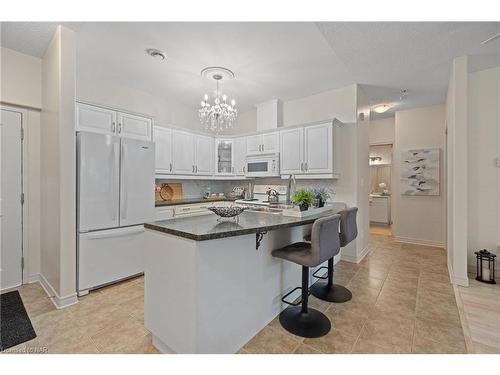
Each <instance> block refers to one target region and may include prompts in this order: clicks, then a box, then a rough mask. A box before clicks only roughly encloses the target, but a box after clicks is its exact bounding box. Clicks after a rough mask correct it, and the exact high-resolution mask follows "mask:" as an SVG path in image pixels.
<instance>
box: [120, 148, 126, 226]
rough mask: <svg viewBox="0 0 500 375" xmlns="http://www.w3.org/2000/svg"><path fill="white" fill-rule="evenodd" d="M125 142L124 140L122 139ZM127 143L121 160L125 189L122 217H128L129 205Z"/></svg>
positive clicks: (122, 198) (122, 200)
mask: <svg viewBox="0 0 500 375" xmlns="http://www.w3.org/2000/svg"><path fill="white" fill-rule="evenodd" d="M122 142H123V141H122ZM127 155H128V152H127V145H126V144H124V143H122V155H121V162H122V168H121V174H122V184H123V185H124V186H123V187H124V189H123V193H124V194H123V196H122V197H121V208H120V211H121V218H122V219H126V218H127V206H128V202H127V201H128V187H127V183H128V173H127V165H126V160H127Z"/></svg>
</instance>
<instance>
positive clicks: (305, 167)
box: [305, 162, 307, 171]
mask: <svg viewBox="0 0 500 375" xmlns="http://www.w3.org/2000/svg"><path fill="white" fill-rule="evenodd" d="M305 169H306V171H307V162H306V164H305Z"/></svg>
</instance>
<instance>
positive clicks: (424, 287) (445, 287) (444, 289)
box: [418, 278, 455, 296]
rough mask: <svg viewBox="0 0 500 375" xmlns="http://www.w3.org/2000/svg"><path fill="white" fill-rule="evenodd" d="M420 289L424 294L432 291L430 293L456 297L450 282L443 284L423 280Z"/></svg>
mask: <svg viewBox="0 0 500 375" xmlns="http://www.w3.org/2000/svg"><path fill="white" fill-rule="evenodd" d="M418 287H419V288H420V290H421V291H422V292H423V293H425V292H428V291H430V292H436V293H444V294H448V295H451V296H455V292H454V291H453V286H452V285H451V284H450V283H449V282H445V283H443V282H439V281H434V280H427V279H424V278H421V279H420V283H419V285H418Z"/></svg>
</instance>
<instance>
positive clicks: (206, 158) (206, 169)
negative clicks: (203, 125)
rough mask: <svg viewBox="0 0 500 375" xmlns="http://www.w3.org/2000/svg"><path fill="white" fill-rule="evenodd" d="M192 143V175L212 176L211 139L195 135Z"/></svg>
mask: <svg viewBox="0 0 500 375" xmlns="http://www.w3.org/2000/svg"><path fill="white" fill-rule="evenodd" d="M194 143H195V145H194V153H195V164H194V173H195V174H198V175H211V174H213V162H212V161H213V151H212V150H213V138H212V137H208V136H204V135H195V136H194Z"/></svg>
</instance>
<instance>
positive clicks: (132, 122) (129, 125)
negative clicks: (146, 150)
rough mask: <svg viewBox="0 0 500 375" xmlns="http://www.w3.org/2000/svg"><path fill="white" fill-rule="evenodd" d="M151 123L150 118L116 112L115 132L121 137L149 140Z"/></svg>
mask: <svg viewBox="0 0 500 375" xmlns="http://www.w3.org/2000/svg"><path fill="white" fill-rule="evenodd" d="M152 125H153V124H152V120H151V119H150V118H146V117H141V116H137V115H132V114H129V113H122V112H118V128H117V134H118V135H120V136H122V137H125V138H133V139H140V140H145V141H149V140H151V133H152V129H151V128H152Z"/></svg>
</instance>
